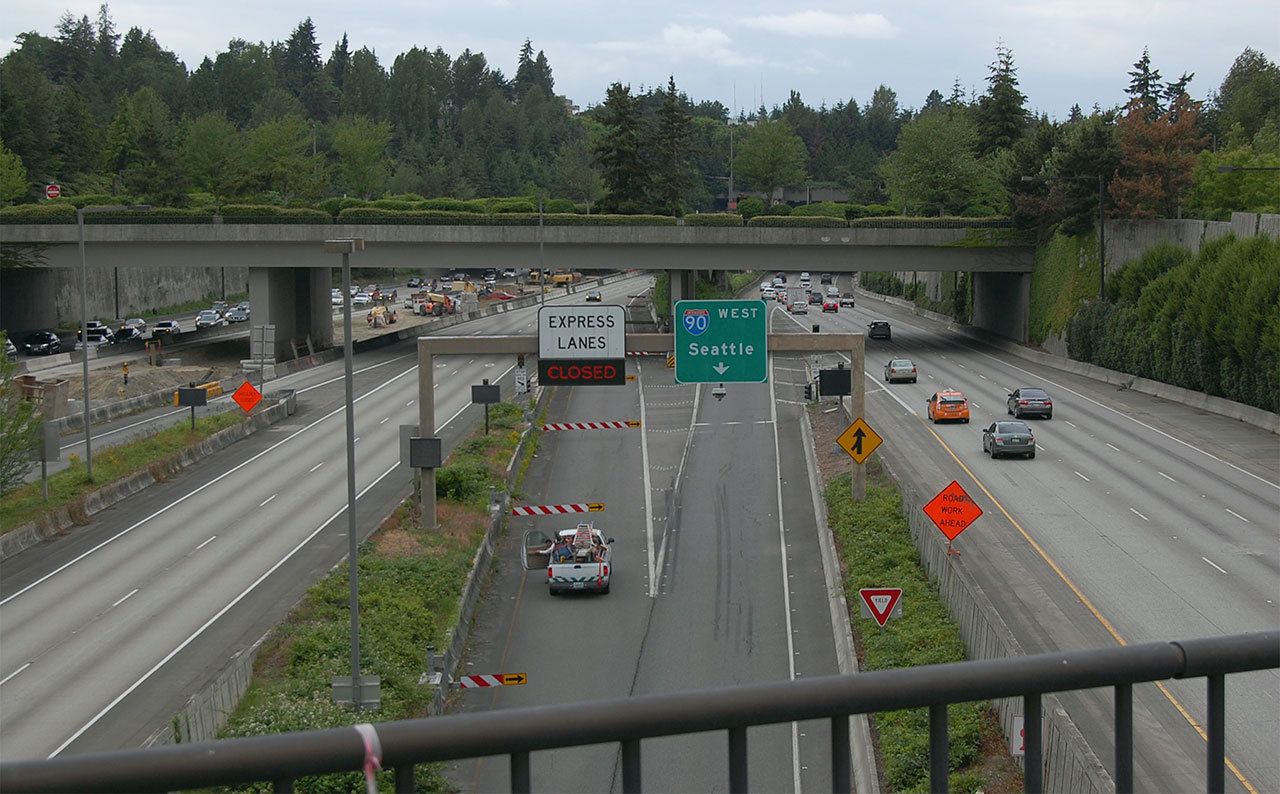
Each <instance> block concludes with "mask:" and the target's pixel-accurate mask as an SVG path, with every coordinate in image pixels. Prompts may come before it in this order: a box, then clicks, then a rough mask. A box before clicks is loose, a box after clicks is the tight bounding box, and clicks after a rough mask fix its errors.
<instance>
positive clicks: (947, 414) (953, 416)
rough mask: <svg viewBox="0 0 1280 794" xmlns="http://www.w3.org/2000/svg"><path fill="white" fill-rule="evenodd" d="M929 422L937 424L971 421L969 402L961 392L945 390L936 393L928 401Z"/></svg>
mask: <svg viewBox="0 0 1280 794" xmlns="http://www.w3.org/2000/svg"><path fill="white" fill-rule="evenodd" d="M928 403H929V421H930V422H933V423H934V424H937V423H938V422H944V421H955V420H958V421H961V422H968V421H969V400H968V399H966V398H965V396H964V392H962V391H959V390H949V389H948V390H943V391H940V392H936V393H934V395H933V396H932V397H930V398H929V400H928Z"/></svg>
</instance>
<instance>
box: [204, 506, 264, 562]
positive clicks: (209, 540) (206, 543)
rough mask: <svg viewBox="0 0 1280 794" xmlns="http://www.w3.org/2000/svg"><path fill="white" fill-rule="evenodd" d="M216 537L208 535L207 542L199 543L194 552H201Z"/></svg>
mask: <svg viewBox="0 0 1280 794" xmlns="http://www.w3.org/2000/svg"><path fill="white" fill-rule="evenodd" d="M268 501H270V500H268ZM216 537H218V536H217V535H210V536H209V539H208V540H206V541H205V542H204V543H201V544H200V545H199V546H196V551H200V550H201V549H203V548H204V547H205V546H208V545H209V544H210V543H212V542H213V539H214V538H216Z"/></svg>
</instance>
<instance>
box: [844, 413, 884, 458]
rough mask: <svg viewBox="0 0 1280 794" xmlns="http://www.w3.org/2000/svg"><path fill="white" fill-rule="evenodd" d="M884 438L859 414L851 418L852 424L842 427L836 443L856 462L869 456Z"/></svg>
mask: <svg viewBox="0 0 1280 794" xmlns="http://www.w3.org/2000/svg"><path fill="white" fill-rule="evenodd" d="M883 441H884V439H883V438H881V437H880V434H879V433H877V432H876V431H874V430H872V429H871V425H869V424H867V422H866V420H864V419H863V418H862V417H861V416H859V417H858V418H857V419H854V420H853V424H851V425H849V426H848V427H846V428H845V429H844V432H843V433H841V434H840V437H839V438H837V439H836V444H838V445H839V446H840V448H841V449H843V450H844V451H845V452H847V453H848V454H849V457H851V458H853V459H854V461H855V462H857V463H863V462H864V461H866V459H867V458H869V457H871V453H872V452H875V451H876V447H878V446H880V444H881V442H883Z"/></svg>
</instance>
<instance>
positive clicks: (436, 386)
mask: <svg viewBox="0 0 1280 794" xmlns="http://www.w3.org/2000/svg"><path fill="white" fill-rule="evenodd" d="M431 388H433V389H438V388H440V384H439V383H433V384H432V385H431Z"/></svg>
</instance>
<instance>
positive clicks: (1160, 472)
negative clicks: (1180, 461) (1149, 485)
mask: <svg viewBox="0 0 1280 794" xmlns="http://www.w3.org/2000/svg"><path fill="white" fill-rule="evenodd" d="M1156 474H1159V475H1160V476H1161V477H1163V478H1165V479H1166V480H1168V481H1169V482H1177V480H1175V479H1173V478H1172V477H1170V476H1169V475H1167V474H1165V473H1164V472H1162V471H1158V472H1156Z"/></svg>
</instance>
